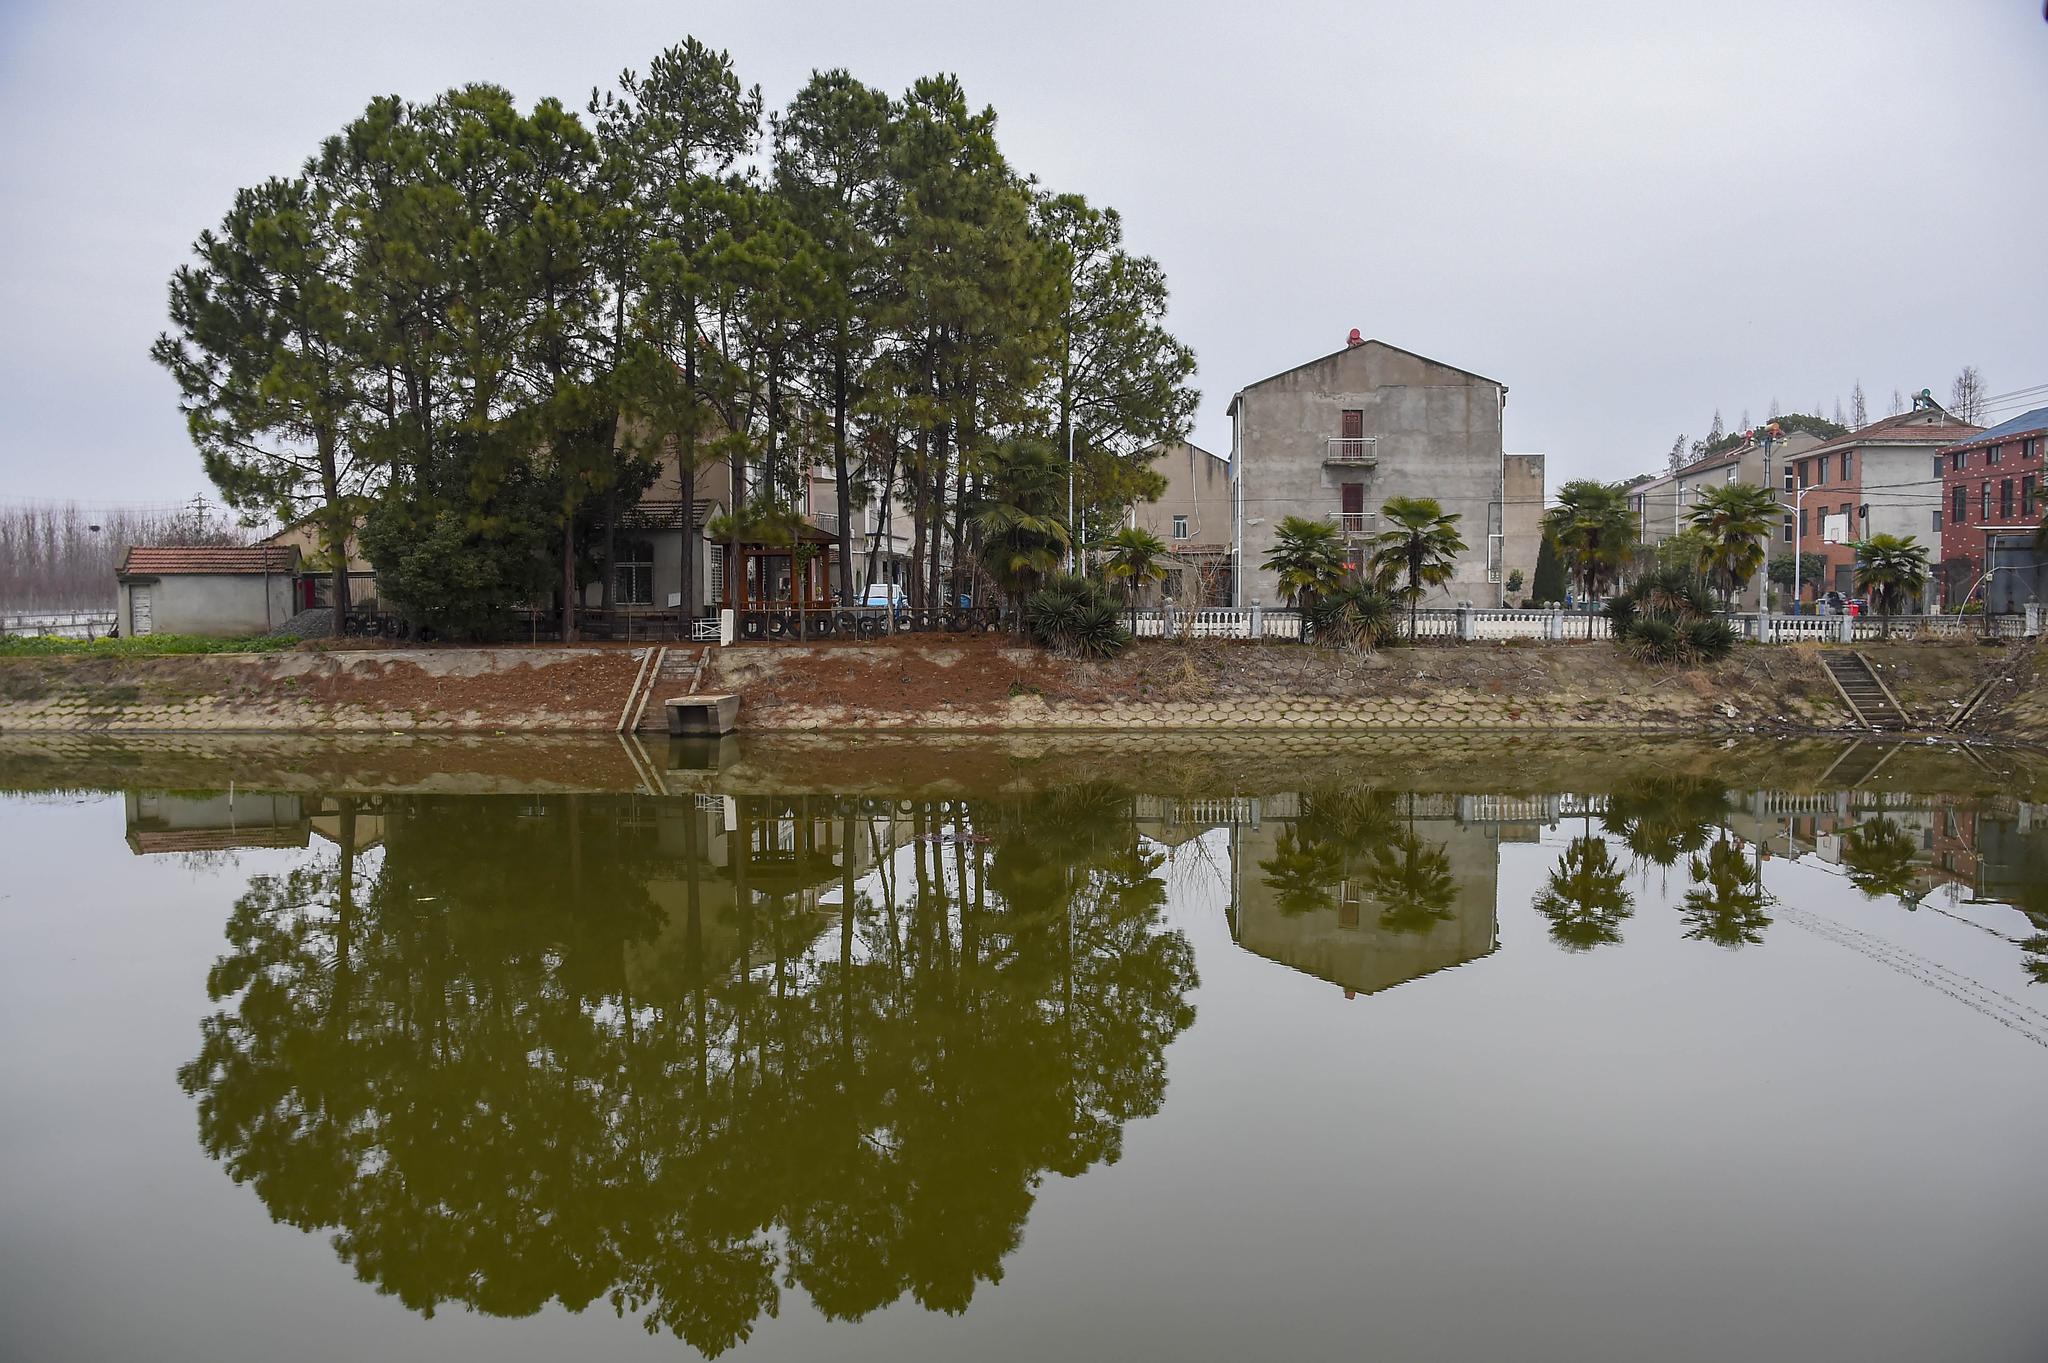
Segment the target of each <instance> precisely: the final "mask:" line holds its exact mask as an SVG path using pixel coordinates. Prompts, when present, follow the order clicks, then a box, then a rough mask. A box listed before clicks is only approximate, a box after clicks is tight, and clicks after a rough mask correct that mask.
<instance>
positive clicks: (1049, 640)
mask: <svg viewBox="0 0 2048 1363" xmlns="http://www.w3.org/2000/svg"><path fill="white" fill-rule="evenodd" d="M1024 629H1025V632H1026V633H1027V634H1029V635H1030V636H1031V639H1032V642H1034V643H1036V644H1039V645H1040V646H1042V647H1045V648H1050V649H1052V650H1054V651H1055V652H1059V653H1065V654H1067V655H1069V656H1070V657H1076V658H1114V657H1115V656H1116V655H1117V654H1119V653H1121V652H1123V648H1124V645H1125V644H1127V643H1129V642H1130V641H1131V635H1130V631H1128V630H1126V629H1125V628H1124V627H1123V624H1122V622H1121V621H1120V620H1119V619H1118V618H1117V608H1116V603H1115V602H1113V601H1111V600H1110V599H1109V593H1108V592H1106V591H1104V590H1103V587H1102V584H1101V583H1099V582H1097V581H1095V580H1094V579H1092V578H1086V577H1075V576H1072V575H1070V574H1067V573H1061V574H1059V575H1058V576H1056V577H1054V578H1052V579H1051V580H1049V581H1048V582H1047V583H1046V584H1045V585H1044V586H1043V587H1040V588H1039V589H1038V590H1037V591H1035V592H1033V593H1031V594H1030V595H1029V596H1027V597H1026V598H1024Z"/></svg>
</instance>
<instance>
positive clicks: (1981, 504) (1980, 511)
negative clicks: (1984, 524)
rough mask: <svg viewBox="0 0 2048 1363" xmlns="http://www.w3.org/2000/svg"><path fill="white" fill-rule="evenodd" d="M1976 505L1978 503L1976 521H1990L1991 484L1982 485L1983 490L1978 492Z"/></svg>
mask: <svg viewBox="0 0 2048 1363" xmlns="http://www.w3.org/2000/svg"><path fill="white" fill-rule="evenodd" d="M1977 503H1978V505H1977V519H1978V520H1980V521H1988V520H1990V519H1991V484H1989V483H1986V484H1984V486H1983V489H1982V490H1981V491H1979V492H1978V494H1977Z"/></svg>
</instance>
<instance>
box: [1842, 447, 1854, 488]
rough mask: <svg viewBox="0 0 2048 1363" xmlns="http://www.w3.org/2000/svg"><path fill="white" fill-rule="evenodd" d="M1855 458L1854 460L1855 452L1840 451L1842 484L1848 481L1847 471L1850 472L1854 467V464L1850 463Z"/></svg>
mask: <svg viewBox="0 0 2048 1363" xmlns="http://www.w3.org/2000/svg"><path fill="white" fill-rule="evenodd" d="M1855 458H1856V451H1854V450H1843V451H1842V481H1843V482H1845V483H1846V482H1848V481H1849V471H1850V470H1851V469H1853V468H1854V467H1855V464H1854V463H1853V462H1851V461H1853V460H1854V459H1855Z"/></svg>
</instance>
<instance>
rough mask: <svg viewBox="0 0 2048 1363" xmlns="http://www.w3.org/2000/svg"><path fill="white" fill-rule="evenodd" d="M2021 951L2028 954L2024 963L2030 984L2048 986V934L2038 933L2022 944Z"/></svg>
mask: <svg viewBox="0 0 2048 1363" xmlns="http://www.w3.org/2000/svg"><path fill="white" fill-rule="evenodd" d="M2020 950H2021V951H2024V952H2026V953H2027V959H2026V960H2025V961H2024V962H2022V964H2023V966H2024V967H2025V969H2026V972H2027V981H2028V983H2030V984H2048V933H2041V932H2037V933H2035V934H2034V935H2033V936H2032V937H2028V938H2025V939H2024V940H2022V941H2021V942H2020Z"/></svg>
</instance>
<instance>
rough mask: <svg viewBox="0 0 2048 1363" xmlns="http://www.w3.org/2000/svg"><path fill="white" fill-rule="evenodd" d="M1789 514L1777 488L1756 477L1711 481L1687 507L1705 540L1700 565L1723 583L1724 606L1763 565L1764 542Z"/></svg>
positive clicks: (1716, 582) (1688, 517) (1719, 584)
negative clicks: (1715, 483) (1745, 480)
mask: <svg viewBox="0 0 2048 1363" xmlns="http://www.w3.org/2000/svg"><path fill="white" fill-rule="evenodd" d="M1784 514H1785V512H1784V508H1783V507H1781V506H1780V505H1779V504H1778V498H1777V494H1775V493H1773V492H1772V491H1771V490H1770V489H1769V488H1767V487H1758V486H1756V485H1755V484H1753V483H1722V484H1720V485H1718V486H1716V487H1710V488H1708V489H1707V490H1706V491H1705V492H1702V493H1701V494H1700V496H1699V501H1698V502H1697V503H1696V504H1695V505H1694V506H1693V508H1692V510H1690V511H1688V512H1686V514H1685V518H1686V520H1687V521H1689V522H1690V523H1691V526H1692V529H1693V530H1695V531H1697V532H1698V533H1699V536H1700V540H1701V543H1700V546H1699V555H1700V560H1699V565H1698V566H1699V568H1700V570H1701V571H1702V572H1704V573H1705V574H1706V575H1707V578H1708V580H1709V581H1711V582H1713V583H1714V585H1715V586H1717V587H1719V588H1720V591H1721V608H1722V609H1723V610H1727V609H1728V608H1729V605H1730V603H1731V601H1732V600H1733V598H1734V596H1735V593H1736V592H1738V591H1740V590H1741V589H1742V584H1743V583H1745V582H1747V581H1749V580H1750V579H1751V578H1753V577H1755V576H1756V574H1757V570H1758V569H1759V568H1762V567H1763V566H1764V557H1765V553H1766V549H1765V546H1766V545H1768V544H1769V543H1770V536H1771V532H1772V531H1773V530H1775V529H1776V528H1777V526H1778V524H1779V522H1780V521H1781V520H1782V519H1783V517H1784Z"/></svg>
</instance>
